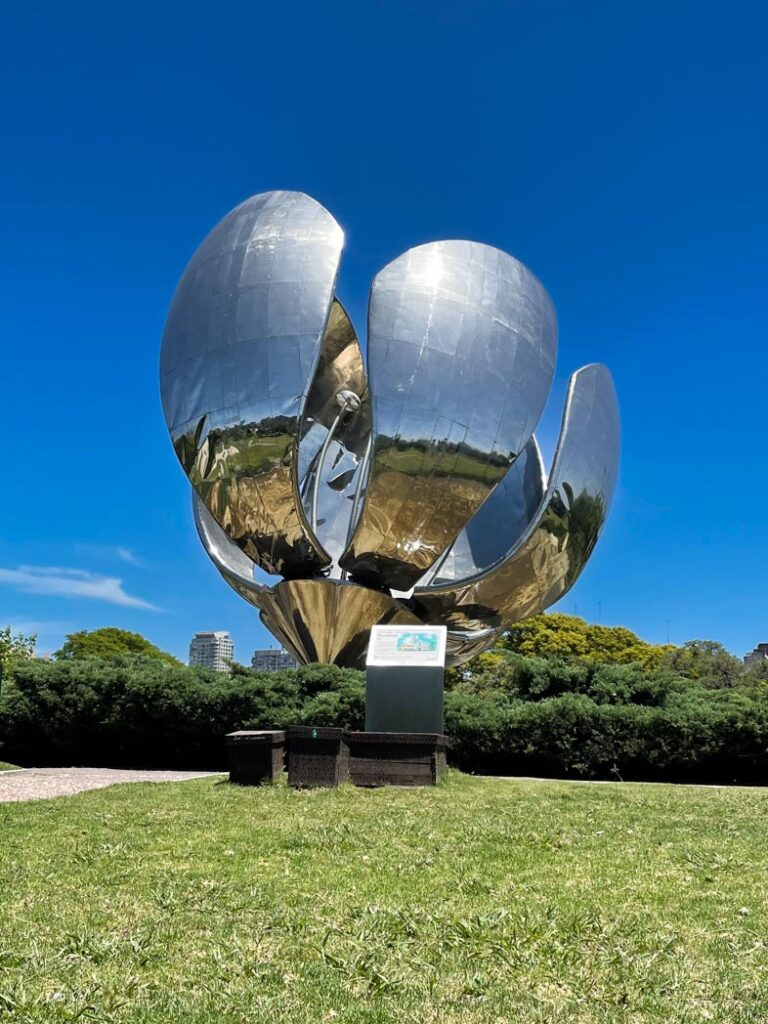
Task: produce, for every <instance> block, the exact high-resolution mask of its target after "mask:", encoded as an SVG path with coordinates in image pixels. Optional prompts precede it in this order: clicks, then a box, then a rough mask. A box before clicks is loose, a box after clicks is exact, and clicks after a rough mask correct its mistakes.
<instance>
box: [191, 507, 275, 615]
mask: <svg viewBox="0 0 768 1024" xmlns="http://www.w3.org/2000/svg"><path fill="white" fill-rule="evenodd" d="M192 511H193V513H194V516H195V526H196V527H197V533H198V536H199V537H200V540H201V541H202V543H203V547H204V548H205V550H206V553H207V555H208V557H209V558H210V560H211V561H212V562H213V564H214V565H215V566H216V568H217V569H218V570H219V572H220V573H221V575H222V576H223V577H224V579H225V580H226V581H227V583H229V585H230V586H231V587H232V589H233V590H236V591H237V593H238V594H239V595H240V596H241V597H243V598H245V600H246V601H248V602H249V603H250V604H255V605H256V606H257V607H258V606H259V600H258V598H259V594H261V593H262V592H263V591H265V590H266V589H267V588H266V587H265V586H264V585H263V584H261V583H257V582H256V580H255V579H254V578H253V568H254V566H253V562H252V561H251V560H250V558H248V556H247V555H244V554H243V552H242V551H241V550H240V548H239V547H238V546H237V545H236V544H233V543H232V541H231V540H230V539H229V537H228V536H227V534H226V533H225V531H224V530H222V528H221V527H220V526H219V524H218V523H217V522H216V520H215V519H214V518H213V516H212V515H211V513H210V512H209V511H208V509H207V508H206V507H205V505H204V504H203V501H202V499H201V497H200V495H199V494H198V493H197V492H196V491H193V492H192Z"/></svg>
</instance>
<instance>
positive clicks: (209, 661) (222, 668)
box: [189, 629, 235, 672]
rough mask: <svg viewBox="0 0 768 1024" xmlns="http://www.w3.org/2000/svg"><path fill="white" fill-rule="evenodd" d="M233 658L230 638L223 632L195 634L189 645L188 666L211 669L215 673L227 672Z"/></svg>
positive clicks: (233, 653) (233, 648) (233, 649)
mask: <svg viewBox="0 0 768 1024" xmlns="http://www.w3.org/2000/svg"><path fill="white" fill-rule="evenodd" d="M234 656H235V647H234V644H233V643H232V638H231V637H230V635H229V633H227V632H226V631H225V630H221V629H220V630H215V631H214V632H207V633H195V635H194V637H193V638H192V642H191V643H190V645H189V664H190V665H201V666H202V667H203V668H212V669H215V671H216V672H227V671H229V663H230V662H231V661H232V659H233V658H234Z"/></svg>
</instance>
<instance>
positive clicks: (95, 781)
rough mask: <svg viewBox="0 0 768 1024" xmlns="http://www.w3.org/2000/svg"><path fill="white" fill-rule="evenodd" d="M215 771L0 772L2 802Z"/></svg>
mask: <svg viewBox="0 0 768 1024" xmlns="http://www.w3.org/2000/svg"><path fill="white" fill-rule="evenodd" d="M216 774H218V773H216V772H151V771H144V772H135V771H123V770H122V769H119V768H22V769H21V770H19V771H10V772H0V803H8V802H10V801H16V800H47V799H49V798H50V797H54V796H72V795H73V794H74V793H83V792H85V790H87V789H104V788H105V786H114V785H115V783H117V782H186V781H187V780H188V779H205V778H208V777H209V776H210V775H216Z"/></svg>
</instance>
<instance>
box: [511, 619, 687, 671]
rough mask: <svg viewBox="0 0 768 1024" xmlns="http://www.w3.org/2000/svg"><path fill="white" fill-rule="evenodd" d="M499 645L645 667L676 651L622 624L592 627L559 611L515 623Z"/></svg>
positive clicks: (523, 651)
mask: <svg viewBox="0 0 768 1024" xmlns="http://www.w3.org/2000/svg"><path fill="white" fill-rule="evenodd" d="M499 646H500V647H504V648H506V649H507V650H510V651H516V652H517V653H519V654H525V655H539V656H541V657H558V658H565V659H573V658H584V659H589V660H590V661H599V662H604V663H606V664H611V665H629V664H631V663H636V664H639V665H642V666H643V667H644V668H647V669H655V668H658V667H659V666H660V665H661V664H662V663H664V661H665V658H666V657H667V656H668V655H670V654H671V653H672V652H674V651H675V650H677V648H675V647H674V646H673V645H672V644H662V645H658V646H657V645H655V644H649V643H646V642H645V641H644V640H641V639H640V637H638V636H636V635H635V634H634V633H633V632H632V631H631V630H629V629H626V628H625V627H624V626H595V625H591V624H590V623H588V622H586V621H585V620H584V619H580V618H578V617H577V616H575V615H564V614H563V613H562V612H554V613H553V614H551V615H534V616H533V617H532V618H530V619H525V620H523V621H522V622H516V623H515V624H514V625H513V626H511V627H510V628H509V629H508V630H507V631H506V633H505V634H504V636H503V638H502V640H501V641H500V643H499Z"/></svg>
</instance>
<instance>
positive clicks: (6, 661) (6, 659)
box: [0, 626, 37, 685]
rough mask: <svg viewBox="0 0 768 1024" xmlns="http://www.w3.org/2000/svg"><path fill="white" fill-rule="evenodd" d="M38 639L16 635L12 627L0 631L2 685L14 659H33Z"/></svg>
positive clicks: (0, 678)
mask: <svg viewBox="0 0 768 1024" xmlns="http://www.w3.org/2000/svg"><path fill="white" fill-rule="evenodd" d="M36 643H37V637H36V636H34V635H31V636H25V635H24V634H23V633H14V632H13V631H12V630H11V627H10V626H6V627H5V629H0V685H2V682H3V677H5V676H7V675H8V670H9V668H10V664H11V662H12V661H13V659H14V658H32V657H34V653H35V644H36Z"/></svg>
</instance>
